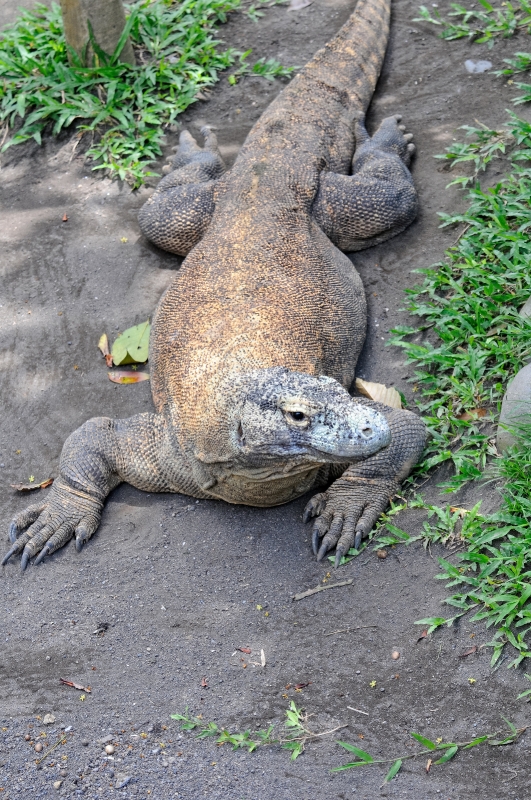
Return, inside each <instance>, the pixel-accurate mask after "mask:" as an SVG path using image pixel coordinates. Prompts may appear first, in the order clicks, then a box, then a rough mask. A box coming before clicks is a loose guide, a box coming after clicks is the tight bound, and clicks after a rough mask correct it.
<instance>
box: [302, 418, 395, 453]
mask: <svg viewBox="0 0 531 800" xmlns="http://www.w3.org/2000/svg"><path fill="white" fill-rule="evenodd" d="M311 439H312V441H311V442H310V444H311V445H312V447H313V448H315V450H317V451H319V452H320V453H322V454H325V455H326V456H327V460H336V459H337V460H340V461H345V460H349V459H355V460H358V459H361V458H367V456H370V455H372V454H373V453H377V452H378V450H381V449H382V448H383V447H386V446H387V445H388V444H389V442H390V441H391V431H390V429H389V424H388V422H387V420H386V418H385V417H384V416H383V414H380V413H379V412H378V411H374V410H373V409H371V408H367V407H363V406H355V407H354V408H353V409H351V410H350V411H349V413H348V414H347V417H346V419H344V420H342V421H341V422H340V421H339V420H337V421H335V424H334V422H332V424H328V425H322V426H319V427H318V428H317V429H316V430H315V431H313V432H312V436H311Z"/></svg>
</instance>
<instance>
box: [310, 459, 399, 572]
mask: <svg viewBox="0 0 531 800" xmlns="http://www.w3.org/2000/svg"><path fill="white" fill-rule="evenodd" d="M396 490H397V484H396V483H395V481H392V480H388V479H370V480H369V479H366V478H361V477H357V476H354V475H348V474H345V475H344V476H343V477H342V478H339V479H338V480H337V481H334V483H333V484H332V486H330V488H329V489H328V490H327V491H326V492H321V493H319V494H316V495H314V497H312V499H311V500H310V502H309V503H308V504H307V506H306V508H305V509H304V513H303V517H302V518H303V522H308V521H309V520H310V519H311V518H312V517H317V519H316V521H315V523H314V526H313V531H312V548H313V552H314V553H315V555H316V556H317V560H318V561H322V559H323V558H324V557H325V555H326V554H327V553H328V551H329V550H332V548H334V547H335V548H336V558H335V564H334V566H335V567H338V566H339V563H340V561H341V558H342V557H343V556H344V555H345V554H346V553H348V551H349V550H350V548H351V547H354V548H355V549H356V550H358V549H359V546H360V544H361V540H362V538H363V537H366V536H368V535H369V533H370V531H371V528H372V526H373V525H374V523H375V522H376V520H377V519H378V517H379V516H380V514H381V513H382V511H384V510H385V508H386V507H387V505H388V503H389V499H390V497H392V496H393V495H394V494H395V492H396Z"/></svg>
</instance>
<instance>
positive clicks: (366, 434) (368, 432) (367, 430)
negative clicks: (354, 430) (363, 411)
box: [361, 428, 372, 439]
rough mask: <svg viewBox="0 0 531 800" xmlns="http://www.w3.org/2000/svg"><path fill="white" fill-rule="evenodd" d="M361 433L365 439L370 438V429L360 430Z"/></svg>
mask: <svg viewBox="0 0 531 800" xmlns="http://www.w3.org/2000/svg"><path fill="white" fill-rule="evenodd" d="M361 432H362V434H363V436H365V438H366V439H368V438H369V436H372V428H362V429H361Z"/></svg>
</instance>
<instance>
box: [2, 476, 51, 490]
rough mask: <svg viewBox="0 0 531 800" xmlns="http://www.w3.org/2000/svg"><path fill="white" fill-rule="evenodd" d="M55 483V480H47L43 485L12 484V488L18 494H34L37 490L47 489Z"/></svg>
mask: <svg viewBox="0 0 531 800" xmlns="http://www.w3.org/2000/svg"><path fill="white" fill-rule="evenodd" d="M52 483H53V478H47V479H46V480H45V481H42V482H41V483H33V482H32V483H12V484H11V488H12V489H16V490H17V492H33V491H35V489H46V488H47V487H48V486H51V485H52Z"/></svg>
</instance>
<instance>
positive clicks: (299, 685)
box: [295, 681, 312, 689]
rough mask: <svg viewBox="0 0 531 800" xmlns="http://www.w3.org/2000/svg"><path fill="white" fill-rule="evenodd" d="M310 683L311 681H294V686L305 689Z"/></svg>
mask: <svg viewBox="0 0 531 800" xmlns="http://www.w3.org/2000/svg"><path fill="white" fill-rule="evenodd" d="M311 683H312V682H311V681H308V683H296V684H295V688H296V689H305V688H306V687H307V686H311Z"/></svg>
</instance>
